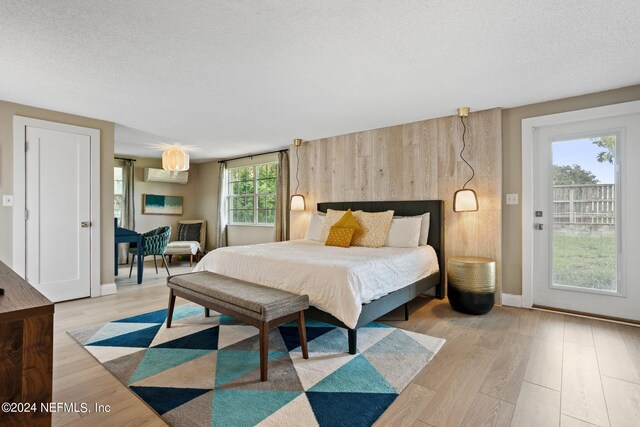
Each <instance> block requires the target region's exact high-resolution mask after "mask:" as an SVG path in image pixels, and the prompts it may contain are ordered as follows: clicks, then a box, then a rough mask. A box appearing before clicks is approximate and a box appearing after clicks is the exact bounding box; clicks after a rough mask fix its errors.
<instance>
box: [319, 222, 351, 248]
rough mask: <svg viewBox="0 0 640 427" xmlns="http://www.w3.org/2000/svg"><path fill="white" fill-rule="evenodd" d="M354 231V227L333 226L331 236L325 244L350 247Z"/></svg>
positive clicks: (330, 231)
mask: <svg viewBox="0 0 640 427" xmlns="http://www.w3.org/2000/svg"><path fill="white" fill-rule="evenodd" d="M353 232H354V229H353V228H341V227H331V229H330V230H329V237H327V241H326V242H325V243H324V244H325V246H339V247H341V248H348V247H349V245H350V244H351V239H352V238H353Z"/></svg>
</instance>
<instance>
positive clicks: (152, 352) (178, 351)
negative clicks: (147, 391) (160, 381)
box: [129, 348, 210, 384]
mask: <svg viewBox="0 0 640 427" xmlns="http://www.w3.org/2000/svg"><path fill="white" fill-rule="evenodd" d="M207 353H210V351H209V350H191V349H185V348H150V349H148V350H147V352H146V353H145V354H144V357H143V358H142V361H140V364H139V365H138V368H137V369H136V371H135V372H134V374H133V376H132V377H131V378H130V379H129V384H135V383H136V382H138V381H140V380H143V379H145V378H148V377H150V376H152V375H155V374H158V373H160V372H162V371H166V370H167V369H170V368H174V367H176V366H178V365H182V364H183V363H187V362H189V361H190V360H193V359H197V358H198V357H200V356H204V355H205V354H207Z"/></svg>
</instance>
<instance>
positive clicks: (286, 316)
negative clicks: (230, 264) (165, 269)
mask: <svg viewBox="0 0 640 427" xmlns="http://www.w3.org/2000/svg"><path fill="white" fill-rule="evenodd" d="M167 286H168V287H169V310H168V311H169V312H168V314H167V328H170V327H171V318H172V317H173V308H174V306H175V302H176V297H181V298H184V299H186V300H189V301H192V302H195V303H196V304H199V305H201V306H203V307H205V315H206V316H207V317H208V316H209V309H211V310H215V311H217V312H219V313H222V314H226V315H227V316H231V317H233V318H235V319H238V320H240V321H242V322H245V323H247V324H249V325H252V326H255V327H257V328H258V330H259V331H260V381H266V380H267V365H268V355H269V329H271V328H273V327H276V326H279V325H281V324H283V323H286V322H291V321H294V320H295V321H297V322H298V333H299V334H300V346H301V347H302V356H303V357H304V358H305V359H308V358H309V353H308V350H307V334H306V330H305V324H304V310H306V309H307V308H309V297H308V296H307V295H296V294H293V293H291V292H287V291H283V290H280V289H273V288H268V287H266V286H261V285H257V284H255V283H250V282H245V281H243V280H238V279H234V278H231V277H227V276H223V275H220V274H217V273H212V272H209V271H203V272H198V273H187V274H179V275H176V276H170V277H169V278H167Z"/></svg>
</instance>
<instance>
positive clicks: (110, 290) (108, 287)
mask: <svg viewBox="0 0 640 427" xmlns="http://www.w3.org/2000/svg"><path fill="white" fill-rule="evenodd" d="M116 291H117V288H116V284H115V283H106V284H104V285H100V295H99V296H105V295H113V294H115V293H116Z"/></svg>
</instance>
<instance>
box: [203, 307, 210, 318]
mask: <svg viewBox="0 0 640 427" xmlns="http://www.w3.org/2000/svg"><path fill="white" fill-rule="evenodd" d="M204 317H211V313H210V312H209V309H208V308H207V307H205V308H204Z"/></svg>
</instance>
